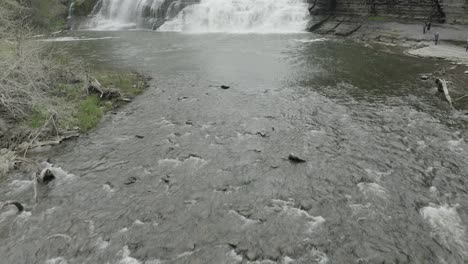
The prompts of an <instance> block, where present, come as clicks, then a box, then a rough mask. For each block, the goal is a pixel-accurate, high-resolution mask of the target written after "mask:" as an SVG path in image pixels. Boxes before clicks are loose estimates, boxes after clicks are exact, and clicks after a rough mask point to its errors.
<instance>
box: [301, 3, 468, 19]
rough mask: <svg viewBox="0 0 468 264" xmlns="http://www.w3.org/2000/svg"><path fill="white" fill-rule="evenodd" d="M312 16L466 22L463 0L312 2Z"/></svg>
mask: <svg viewBox="0 0 468 264" xmlns="http://www.w3.org/2000/svg"><path fill="white" fill-rule="evenodd" d="M310 2H311V7H310V9H309V11H310V13H311V14H312V15H313V16H330V15H333V16H344V17H373V18H374V19H380V18H385V17H391V18H401V19H411V20H421V21H424V20H432V21H434V22H448V23H468V12H467V11H468V1H465V0H312V1H310Z"/></svg>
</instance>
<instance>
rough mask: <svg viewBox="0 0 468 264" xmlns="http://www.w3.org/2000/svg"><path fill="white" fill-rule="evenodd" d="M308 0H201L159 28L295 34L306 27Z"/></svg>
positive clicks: (201, 31) (194, 31)
mask: <svg viewBox="0 0 468 264" xmlns="http://www.w3.org/2000/svg"><path fill="white" fill-rule="evenodd" d="M308 16H309V13H308V4H307V3H306V1H305V0H202V1H201V3H200V4H197V5H192V6H189V7H187V8H185V9H184V10H182V11H181V12H180V13H179V15H178V16H177V17H176V18H174V19H173V20H171V21H168V22H166V23H165V24H164V25H163V26H161V27H160V28H159V30H160V31H179V32H193V33H206V32H230V33H294V32H301V31H304V30H305V29H306V25H307V21H308Z"/></svg>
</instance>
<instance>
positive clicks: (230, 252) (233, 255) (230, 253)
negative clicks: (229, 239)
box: [226, 249, 243, 262]
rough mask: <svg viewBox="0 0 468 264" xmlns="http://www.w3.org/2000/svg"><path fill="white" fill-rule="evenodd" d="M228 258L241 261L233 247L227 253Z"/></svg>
mask: <svg viewBox="0 0 468 264" xmlns="http://www.w3.org/2000/svg"><path fill="white" fill-rule="evenodd" d="M226 255H227V256H228V257H229V258H231V259H233V260H234V261H238V262H241V261H242V259H243V258H242V256H241V255H239V254H237V253H236V251H235V250H234V249H231V250H230V251H229V252H228V253H227V254H226Z"/></svg>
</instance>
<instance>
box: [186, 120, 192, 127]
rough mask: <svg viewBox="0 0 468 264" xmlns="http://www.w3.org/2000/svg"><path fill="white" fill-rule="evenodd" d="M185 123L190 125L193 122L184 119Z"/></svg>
mask: <svg viewBox="0 0 468 264" xmlns="http://www.w3.org/2000/svg"><path fill="white" fill-rule="evenodd" d="M185 124H186V125H190V126H191V125H193V122H192V121H190V120H187V121H185Z"/></svg>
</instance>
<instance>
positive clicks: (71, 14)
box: [67, 2, 75, 19]
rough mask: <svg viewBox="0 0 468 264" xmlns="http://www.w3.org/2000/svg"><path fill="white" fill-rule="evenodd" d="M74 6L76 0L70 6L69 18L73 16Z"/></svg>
mask: <svg viewBox="0 0 468 264" xmlns="http://www.w3.org/2000/svg"><path fill="white" fill-rule="evenodd" d="M73 8H75V2H71V4H70V6H69V7H68V17H67V19H71V18H72V17H73Z"/></svg>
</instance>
